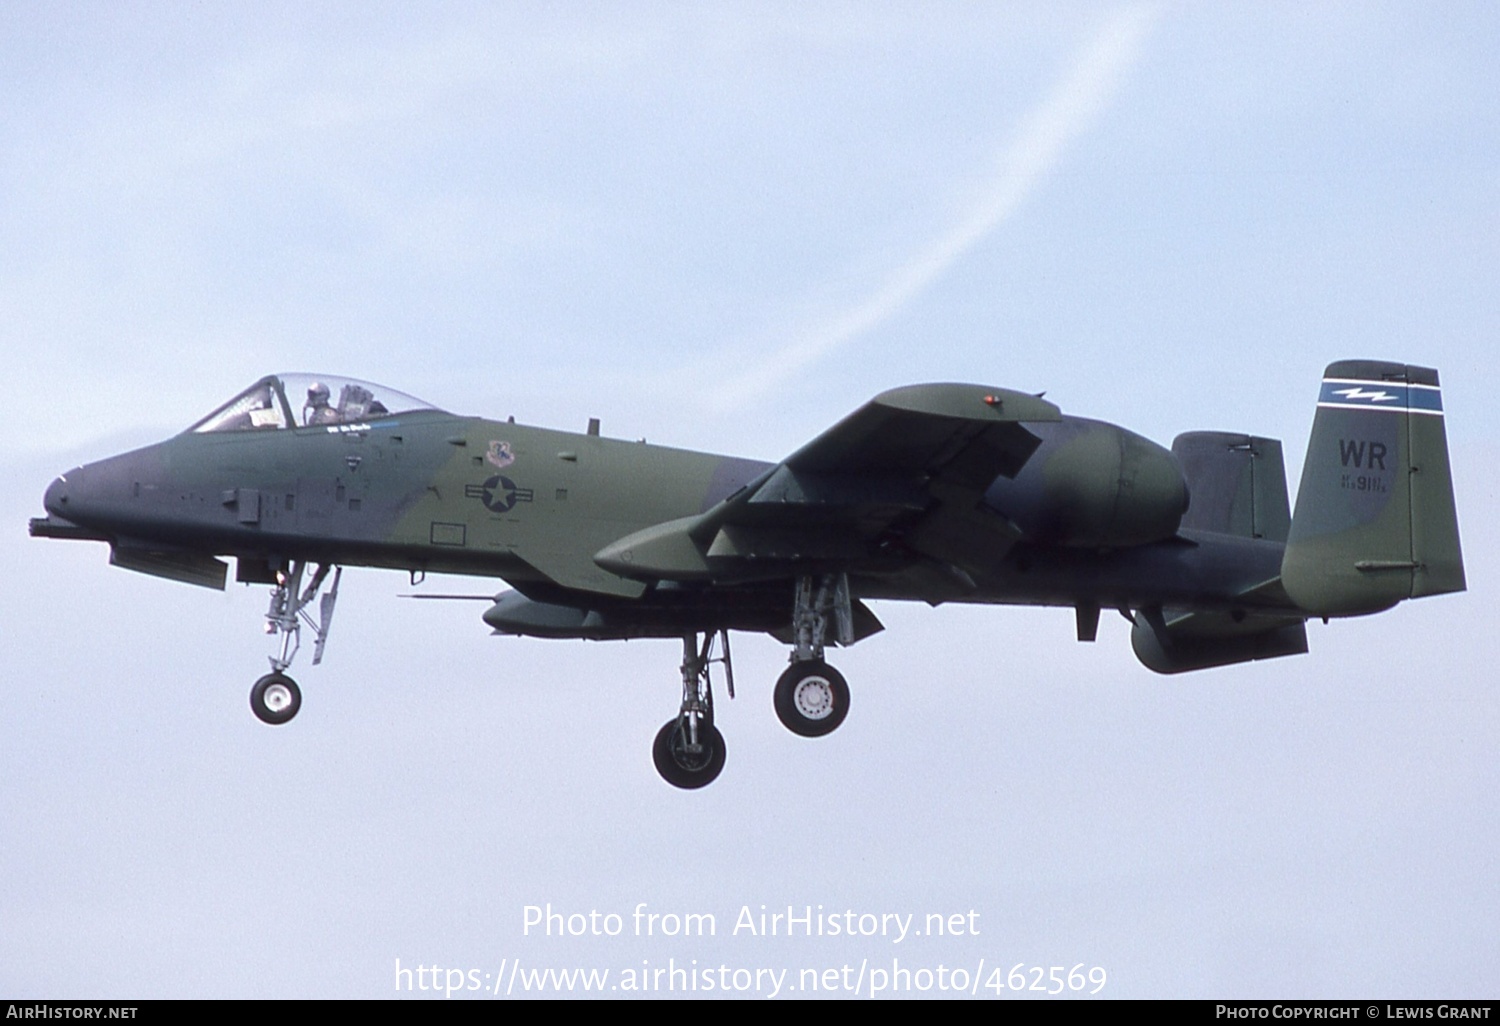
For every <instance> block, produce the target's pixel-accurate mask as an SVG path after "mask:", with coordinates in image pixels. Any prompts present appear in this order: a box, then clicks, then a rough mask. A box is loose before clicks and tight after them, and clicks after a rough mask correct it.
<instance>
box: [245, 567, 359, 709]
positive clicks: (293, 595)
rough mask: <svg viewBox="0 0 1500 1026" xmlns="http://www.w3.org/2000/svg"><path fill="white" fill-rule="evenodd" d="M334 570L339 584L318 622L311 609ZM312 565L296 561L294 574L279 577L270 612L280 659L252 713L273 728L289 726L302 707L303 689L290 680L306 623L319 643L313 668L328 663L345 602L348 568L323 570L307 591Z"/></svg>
mask: <svg viewBox="0 0 1500 1026" xmlns="http://www.w3.org/2000/svg"><path fill="white" fill-rule="evenodd" d="M330 569H332V570H333V584H331V585H330V586H329V588H328V594H326V595H324V596H323V600H322V602H321V603H319V606H318V619H316V620H314V619H313V618H312V616H311V614H309V613H308V612H307V606H308V605H310V604H311V603H312V600H313V599H314V598H317V595H318V592H319V591H321V590H322V588H323V582H324V581H326V580H327V579H328V571H329V570H330ZM306 570H307V563H306V562H305V561H303V560H295V561H293V563H292V564H291V569H290V571H289V572H288V571H286V570H278V571H277V572H276V587H275V588H274V589H273V590H272V591H271V606H270V608H269V609H267V610H266V633H267V634H280V635H281V647H280V651H279V653H278V654H277V655H273V656H271V657H270V659H271V672H270V673H268V674H266V675H265V676H264V677H262V678H261V679H260V680H258V681H256V682H255V686H254V687H252V688H251V689H250V710H251V711H252V712H254V713H255V715H256V718H257V719H259V720H260V721H261V722H262V723H269V724H272V725H273V726H275V725H278V724H282V723H286V722H287V721H289V720H290V719H291V718H292V717H293V716H296V715H297V711H298V710H299V709H301V708H302V689H301V688H299V687H297V682H296V681H294V680H292V678H290V677H288V676H287V675H286V672H285V671H286V670H288V669H289V668H290V667H291V665H292V660H294V659H296V658H297V652H298V650H299V649H301V647H302V624H303V622H306V624H307V625H308V626H309V627H311V628H312V629H313V631H314V632H315V636H316V641H315V642H314V644H313V665H314V666H317V665H318V664H319V663H321V662H322V661H323V646H324V645H326V644H327V643H328V628H329V627H330V626H331V625H332V624H333V607H334V603H336V602H337V601H338V598H339V579H340V578H341V577H342V576H343V574H344V568H343V567H330V566H328V565H326V564H325V565H322V566H319V567H318V569H317V571H316V572H315V573H314V574H313V576H312V580H311V581H309V582H308V583H307V587H306V588H302V576H303V574H304V573H305V572H306Z"/></svg>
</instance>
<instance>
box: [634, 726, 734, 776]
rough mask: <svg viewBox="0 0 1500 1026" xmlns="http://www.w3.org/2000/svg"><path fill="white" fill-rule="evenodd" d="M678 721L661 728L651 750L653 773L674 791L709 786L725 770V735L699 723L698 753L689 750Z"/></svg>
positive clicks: (715, 728)
mask: <svg viewBox="0 0 1500 1026" xmlns="http://www.w3.org/2000/svg"><path fill="white" fill-rule="evenodd" d="M690 749H691V746H690V745H689V744H688V737H687V734H686V732H685V731H684V729H683V723H682V719H681V717H674V718H673V719H670V720H668V721H667V722H666V723H664V724H662V728H661V730H659V731H657V732H656V743H655V744H653V745H652V746H651V757H652V759H654V760H655V761H656V772H658V773H660V774H661V776H662V779H663V780H665V781H666V782H667V783H669V784H671V785H672V786H673V787H681V788H686V789H688V790H691V789H693V788H697V787H705V786H707V785H709V784H712V783H713V782H714V780H715V778H717V777H718V775H719V773H720V771H722V770H723V769H724V735H723V734H720V733H719V728H718V727H715V726H714V725H713V724H711V723H707V722H704V721H701V720H700V721H699V723H698V749H699V750H698V751H696V752H695V751H692V750H690Z"/></svg>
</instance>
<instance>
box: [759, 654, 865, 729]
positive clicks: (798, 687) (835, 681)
mask: <svg viewBox="0 0 1500 1026" xmlns="http://www.w3.org/2000/svg"><path fill="white" fill-rule="evenodd" d="M848 715H849V685H848V683H846V682H845V680H844V676H843V674H841V673H839V671H837V670H835V669H834V668H833V667H832V666H829V665H828V664H827V663H825V662H822V661H821V660H813V661H810V662H805V663H793V664H792V665H791V666H789V667H787V669H786V672H785V673H783V674H782V675H781V679H780V680H778V681H777V682H776V717H777V719H779V720H781V722H782V725H783V726H785V727H786V729H787V730H790V731H791V732H792V733H793V734H800V735H802V736H803V737H822V736H823V735H824V734H831V733H833V732H834V731H835V730H837V729H838V725H839V724H840V723H843V722H844V717H845V716H848Z"/></svg>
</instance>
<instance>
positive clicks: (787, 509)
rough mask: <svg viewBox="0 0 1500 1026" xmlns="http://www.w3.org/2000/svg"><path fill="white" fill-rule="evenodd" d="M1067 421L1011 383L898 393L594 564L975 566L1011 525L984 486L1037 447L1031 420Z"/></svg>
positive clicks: (626, 569) (804, 568)
mask: <svg viewBox="0 0 1500 1026" xmlns="http://www.w3.org/2000/svg"><path fill="white" fill-rule="evenodd" d="M1061 419H1062V415H1061V413H1059V411H1058V409H1057V407H1056V406H1054V405H1053V404H1052V403H1049V402H1046V401H1045V400H1043V399H1040V398H1038V397H1036V396H1031V395H1026V394H1024V393H1021V392H1013V391H1009V390H1007V389H1000V388H987V387H984V386H980V385H913V386H909V387H906V388H898V389H893V390H892V391H889V392H884V393H882V394H881V395H878V396H876V397H875V398H874V399H872V400H871V401H870V402H868V403H866V404H865V405H864V406H862V407H860V408H859V409H858V410H856V411H855V412H853V413H851V414H850V415H849V416H847V417H845V418H844V419H843V420H841V421H839V422H838V423H837V424H835V425H834V426H833V427H831V428H829V429H828V430H827V431H825V432H823V434H821V435H819V436H818V437H817V438H815V439H813V440H812V441H811V442H809V443H808V444H807V445H805V446H803V447H802V448H801V449H798V450H797V451H796V452H794V453H793V454H792V455H791V456H788V457H787V458H786V459H785V460H783V461H782V462H781V463H778V464H777V465H776V466H775V467H773V468H772V469H771V470H769V471H767V472H766V473H765V474H763V475H762V476H761V477H759V478H757V479H756V480H755V481H752V482H751V483H750V484H748V485H746V486H745V487H744V488H742V489H740V490H739V491H738V492H736V493H735V494H733V495H731V496H729V497H728V498H727V499H725V500H724V501H723V502H721V503H719V504H718V505H717V506H715V507H713V508H712V509H709V510H708V511H706V512H705V513H702V514H700V515H698V516H693V517H684V518H682V519H681V520H673V521H670V522H668V523H664V524H658V525H656V526H654V527H650V528H647V529H646V530H644V531H638V532H636V533H635V534H632V535H629V536H628V537H625V538H621V539H620V540H618V541H616V542H614V543H612V544H610V545H609V546H607V547H605V548H604V549H603V550H601V551H600V552H599V553H597V554H596V555H595V556H594V560H595V562H597V563H598V564H599V565H600V566H602V567H604V568H605V569H607V570H609V571H611V572H612V573H616V574H621V575H624V576H627V577H633V578H637V579H648V580H682V581H688V580H721V581H722V580H749V579H757V578H769V577H777V576H784V575H787V574H789V573H790V574H796V573H808V572H813V571H815V570H817V569H820V568H827V569H838V570H843V571H849V572H864V573H880V572H882V571H892V570H895V569H898V568H900V567H904V566H909V565H910V564H911V563H912V562H913V561H914V560H924V559H925V560H935V561H938V562H939V563H941V564H945V565H946V566H948V567H954V568H957V569H960V570H966V569H967V568H969V567H970V566H978V565H983V564H986V563H988V562H990V561H992V560H994V559H997V558H999V556H1001V555H1003V554H1004V552H1005V551H1006V550H1007V549H1009V547H1010V545H1011V544H1012V543H1013V542H1014V540H1015V538H1016V537H1017V534H1018V532H1017V531H1016V530H1015V528H1014V527H1013V525H1011V524H1010V523H1009V522H1008V521H1006V520H1005V519H1004V518H1003V517H1001V516H999V515H998V514H995V513H993V512H991V511H989V510H988V509H986V508H984V507H983V506H982V504H981V502H980V500H981V498H982V497H983V495H984V492H985V489H986V488H987V487H988V486H989V485H990V483H991V482H993V481H994V480H995V479H996V478H997V477H1001V476H1006V477H1011V476H1014V475H1015V474H1016V473H1017V472H1018V471H1019V470H1020V469H1021V467H1022V466H1024V465H1025V463H1026V461H1027V460H1028V459H1029V458H1030V457H1031V454H1032V453H1033V452H1035V451H1036V448H1037V446H1038V445H1040V444H1041V443H1040V440H1039V439H1038V438H1037V437H1036V435H1034V434H1032V433H1031V432H1030V431H1028V430H1026V427H1025V424H1026V422H1038V421H1057V420H1061Z"/></svg>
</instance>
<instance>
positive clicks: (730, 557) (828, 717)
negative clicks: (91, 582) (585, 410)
mask: <svg viewBox="0 0 1500 1026" xmlns="http://www.w3.org/2000/svg"><path fill="white" fill-rule="evenodd" d="M44 503H45V506H46V510H47V516H46V517H45V518H41V519H36V520H33V521H32V522H31V533H32V534H33V535H37V536H41V537H48V538H82V539H93V540H98V541H104V542H107V543H109V546H110V562H111V563H113V564H114V565H116V566H122V567H125V568H127V569H130V570H138V571H141V572H143V573H148V574H155V575H157V576H160V577H166V578H170V579H173V580H177V581H185V582H188V583H191V584H198V585H204V586H207V587H212V588H223V587H224V586H225V579H226V574H227V571H228V564H227V563H226V562H224V560H223V558H221V557H232V558H233V559H234V561H235V579H236V580H238V581H242V582H246V583H250V584H267V585H270V586H271V605H270V610H269V612H268V613H267V627H268V629H269V630H270V631H271V632H272V633H273V634H279V636H280V638H279V646H278V648H277V652H276V654H275V655H273V656H272V657H271V669H272V672H271V673H269V674H267V675H265V676H263V677H261V678H260V679H259V680H258V681H257V682H256V683H255V686H254V688H253V690H252V691H251V695H250V705H251V708H252V709H253V710H254V712H255V715H256V716H258V717H259V718H260V719H262V720H264V721H265V722H266V723H273V724H275V723H285V722H287V721H288V720H290V719H291V718H292V717H293V716H295V715H296V713H297V710H298V708H299V707H300V705H301V701H302V698H301V692H300V690H299V689H298V686H297V684H296V683H295V682H294V681H293V680H292V678H290V677H289V676H287V673H286V671H287V670H288V668H289V667H290V666H291V664H292V660H293V658H294V656H295V655H296V653H297V649H298V647H299V644H300V631H301V626H302V624H303V623H304V622H305V623H306V624H307V626H308V627H309V628H311V629H312V630H313V631H314V632H315V635H316V651H315V656H314V659H313V661H314V662H315V663H316V662H317V661H318V659H319V657H321V655H322V651H323V645H324V642H325V640H326V638H327V632H328V627H329V623H330V619H331V617H332V614H333V605H334V601H335V599H336V597H337V595H338V584H339V577H340V574H341V569H340V568H341V567H343V566H370V567H386V568H391V569H400V570H406V571H408V572H410V574H411V575H412V579H413V581H414V582H415V581H416V580H417V579H418V578H419V576H420V575H422V574H424V573H426V572H428V571H433V572H443V573H457V574H474V575H481V576H486V577H498V578H503V579H504V580H505V581H506V582H507V583H508V584H510V586H511V587H512V588H513V589H514V590H511V591H503V592H501V593H500V594H499V595H497V596H496V597H495V598H494V600H493V604H492V605H491V606H490V607H489V609H488V610H487V611H486V612H485V613H484V620H485V622H486V623H488V624H489V625H490V626H491V627H493V628H494V629H495V631H496V632H497V633H501V634H518V635H529V636H534V637H543V638H587V639H594V640H607V639H621V638H647V637H650V638H680V639H681V640H682V646H683V659H682V667H681V669H682V700H681V703H680V705H679V708H678V711H677V713H676V715H674V716H673V717H672V718H671V719H669V720H668V721H667V722H666V724H665V725H664V726H663V727H662V728H661V731H660V732H659V733H658V734H657V737H656V742H655V746H654V751H653V754H654V758H655V762H656V766H657V769H658V770H659V771H660V772H661V775H662V776H663V777H664V778H665V779H666V780H667V781H668V782H669V783H671V784H674V785H676V786H678V787H684V788H693V787H701V786H703V785H704V784H707V783H709V782H710V781H712V780H713V779H714V778H715V777H716V776H717V775H718V774H719V772H720V770H721V769H722V768H723V766H724V738H723V736H722V735H721V734H720V732H719V729H718V727H717V726H715V723H714V696H713V691H712V687H711V682H710V670H711V669H712V668H713V667H714V666H719V667H720V668H721V670H720V672H721V673H722V674H723V675H724V677H725V680H726V683H727V684H728V686H729V692H730V694H731V695H732V694H733V690H734V678H733V671H732V668H731V665H730V654H729V645H728V640H729V632H730V631H760V632H765V633H767V634H770V635H772V636H773V637H775V638H777V639H778V640H780V641H782V642H783V643H785V644H786V645H787V646H788V647H789V649H790V652H791V659H790V664H791V665H790V666H789V667H788V668H787V670H786V672H784V673H783V674H782V675H781V678H780V680H779V681H777V683H776V687H775V702H774V705H775V709H776V713H777V715H778V716H779V717H780V719H781V721H782V722H783V723H784V724H785V725H786V726H787V727H788V728H789V729H791V730H792V731H794V732H796V733H797V734H801V735H804V736H808V737H814V736H818V735H823V734H827V733H829V732H830V731H832V730H834V729H835V728H836V727H838V725H839V724H840V723H841V722H842V721H843V719H844V716H845V714H846V713H847V712H848V709H849V689H848V686H847V684H846V683H845V681H844V678H843V677H842V676H841V675H840V674H839V673H838V671H837V670H835V669H834V668H833V667H832V666H830V665H829V664H828V663H827V662H826V661H825V658H824V657H825V652H826V650H827V648H828V647H829V646H832V645H840V646H844V645H851V644H853V643H854V642H856V641H859V640H860V639H862V638H865V637H867V636H869V635H870V634H873V633H875V632H876V631H878V630H880V629H881V627H880V623H879V621H878V620H877V619H876V618H875V614H874V613H873V612H871V610H870V608H869V607H868V606H867V605H866V602H867V601H869V600H872V599H909V600H919V601H923V602H928V603H931V604H934V605H937V604H939V603H943V602H982V603H993V604H1024V605H1047V606H1063V607H1070V608H1072V609H1073V610H1074V611H1075V614H1076V617H1077V628H1078V638H1079V639H1080V640H1084V641H1091V640H1093V639H1094V637H1095V632H1096V630H1097V627H1098V622H1099V615H1100V610H1102V609H1117V610H1119V611H1120V612H1122V613H1123V614H1124V615H1125V616H1126V617H1127V618H1128V619H1129V620H1130V621H1131V622H1132V623H1133V624H1134V628H1133V630H1132V634H1131V640H1132V644H1133V647H1134V649H1135V652H1136V655H1137V656H1138V657H1139V658H1140V660H1141V662H1143V663H1144V664H1145V665H1146V666H1148V667H1150V668H1151V669H1153V670H1156V671H1158V672H1161V673H1177V672H1180V671H1186V670H1200V669H1204V668H1207V667H1214V666H1223V665H1227V664H1230V663H1239V662H1246V661H1249V660H1254V659H1268V658H1272V657H1277V656H1285V655H1292V654H1295V653H1301V652H1306V651H1307V634H1306V630H1305V626H1304V625H1305V621H1306V620H1307V619H1308V618H1310V617H1321V618H1325V619H1326V618H1328V617H1342V616H1358V615H1362V614H1366V613H1374V612H1378V611H1380V610H1383V609H1387V608H1389V607H1390V606H1393V605H1395V604H1396V603H1397V602H1399V601H1401V600H1402V599H1406V598H1415V597H1418V596H1423V595H1435V594H1441V593H1444V592H1454V591H1462V590H1463V589H1464V571H1463V561H1462V556H1461V553H1460V549H1459V537H1458V522H1457V515H1456V511H1455V507H1454V502H1453V489H1452V483H1451V476H1450V472H1449V464H1448V451H1447V441H1446V437H1445V434H1444V429H1443V412H1442V401H1441V395H1440V392H1439V389H1438V377H1437V373H1436V372H1435V371H1433V370H1429V369H1426V368H1422V367H1412V366H1407V365H1405V364H1401V363H1386V362H1378V361H1372V360H1349V361H1342V362H1338V363H1334V364H1332V365H1331V366H1329V367H1328V369H1327V371H1326V374H1325V376H1324V378H1323V382H1322V389H1321V393H1320V395H1319V398H1318V409H1317V413H1316V417H1315V420H1314V424H1313V431H1312V437H1311V439H1310V441H1309V444H1308V451H1307V459H1306V462H1305V465H1304V468H1303V474H1302V484H1301V487H1300V489H1299V490H1298V493H1297V508H1296V512H1295V514H1293V513H1292V512H1291V510H1290V506H1289V503H1288V501H1287V489H1286V478H1285V471H1284V469H1283V464H1282V455H1281V445H1280V443H1279V442H1277V441H1275V440H1273V439H1269V438H1258V437H1255V436H1253V435H1245V434H1236V433H1226V432H1209V431H1194V432H1190V433H1187V434H1183V435H1179V436H1178V437H1177V439H1176V440H1175V441H1174V442H1173V445H1172V448H1171V450H1167V449H1165V448H1163V447H1161V446H1160V445H1157V444H1156V443H1154V442H1151V441H1148V440H1147V439H1145V438H1142V437H1141V436H1139V435H1136V434H1133V433H1132V432H1130V431H1127V430H1125V429H1123V428H1120V427H1116V426H1114V425H1113V424H1106V423H1102V422H1100V421H1096V420H1087V419H1084V418H1081V417H1074V416H1069V415H1065V414H1063V413H1061V412H1060V411H1059V410H1058V408H1057V407H1056V406H1055V405H1053V404H1052V403H1050V402H1047V401H1046V400H1044V399H1042V398H1040V397H1038V396H1035V395H1028V394H1025V393H1022V392H1015V391H1010V390H1007V389H1003V388H991V387H984V386H978V385H954V384H939V385H916V386H911V387H906V388H897V389H893V390H891V391H889V392H885V393H882V394H881V395H878V396H876V397H875V398H874V399H872V400H870V402H869V403H867V404H866V405H864V406H863V407H861V408H860V409H858V410H855V411H854V412H853V413H851V414H850V415H849V416H847V417H845V418H844V419H843V420H841V421H839V422H838V423H837V424H835V425H834V426H833V427H831V428H829V429H828V430H827V431H825V432H824V433H823V434H821V435H819V436H818V437H817V438H815V439H813V440H812V441H811V442H809V443H808V444H806V445H805V446H803V447H802V448H800V449H798V450H797V451H796V452H794V453H792V454H791V455H790V456H788V457H787V458H786V459H784V460H782V461H781V462H779V463H763V462H758V461H755V460H748V459H738V458H734V457H726V456H713V455H708V454H704V453H696V452H686V451H683V450H679V449H669V448H663V447H661V446H656V445H647V444H645V443H644V442H628V441H618V440H614V439H609V438H603V437H600V436H599V433H598V430H597V422H591V423H590V426H589V431H588V433H586V434H571V433H566V432H562V431H552V430H547V429H544V428H535V427H526V426H523V425H520V424H516V423H513V422H508V421H507V422H496V421H490V420H482V419H480V418H477V417H461V416H456V415H454V414H451V413H446V412H444V411H442V410H439V409H437V408H435V407H433V406H430V405H429V404H427V403H424V402H421V401H419V400H417V399H413V398H412V397H410V396H407V395H402V394H401V393H399V392H395V391H391V390H389V389H386V388H382V387H379V386H376V385H372V384H367V383H363V382H358V381H352V380H341V379H334V378H328V377H319V378H314V377H312V376H309V375H276V376H271V377H266V378H263V379H261V380H260V381H258V382H256V383H255V384H253V385H251V386H250V387H249V388H247V389H246V390H245V391H243V392H241V393H240V394H239V395H237V396H235V397H234V398H232V399H230V400H229V401H228V402H227V403H225V404H224V405H222V406H220V407H219V408H218V409H216V410H215V411H214V412H213V413H210V414H209V415H208V416H207V417H205V418H203V419H202V420H201V421H199V422H198V423H197V424H194V425H193V426H192V427H190V428H188V429H187V430H186V431H185V432H183V433H182V434H180V435H177V436H176V437H174V438H170V439H168V440H167V441H164V442H161V443H159V444H157V445H153V446H149V447H147V448H145V449H140V450H137V451H135V452H130V453H126V454H125V455H122V456H115V457H113V458H111V459H106V460H101V461H100V462H98V463H91V464H88V465H87V466H83V467H79V468H77V469H75V470H70V471H69V472H68V473H67V474H65V475H64V476H62V477H60V478H58V479H57V480H56V481H54V482H53V483H52V485H51V487H50V488H48V489H47V492H46V497H45V499H44ZM325 585H327V590H326V591H325V592H324V593H323V595H322V599H321V602H320V603H319V606H318V607H317V611H318V616H317V617H314V616H313V614H312V612H311V607H312V604H313V602H314V600H315V599H316V598H317V597H318V595H319V592H320V591H323V589H324V586H325Z"/></svg>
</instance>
